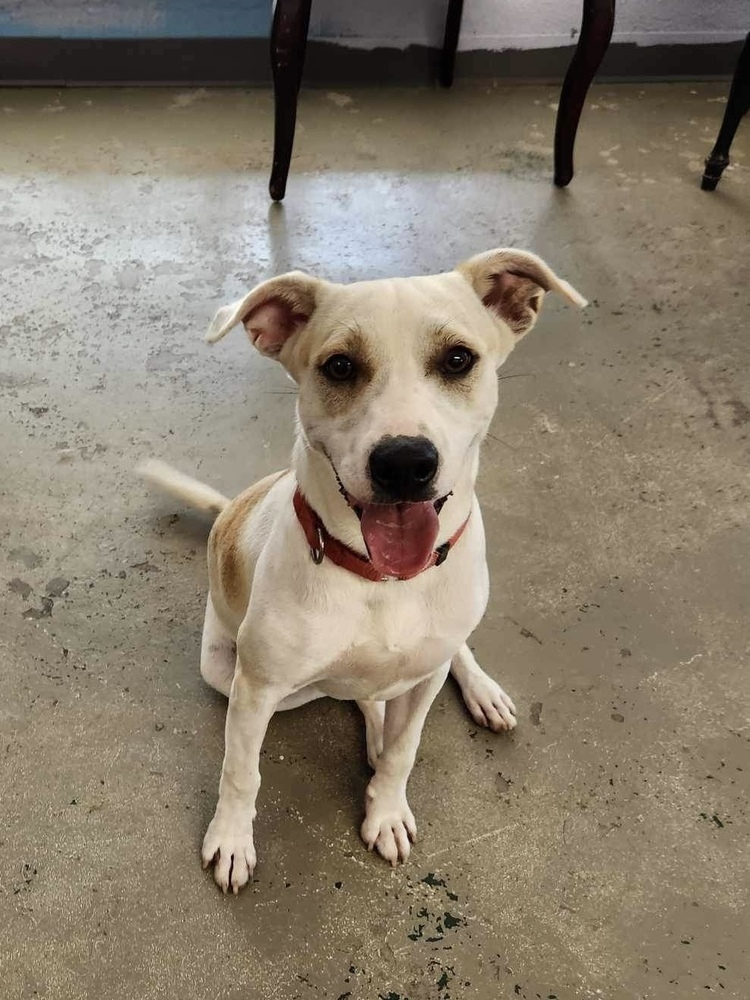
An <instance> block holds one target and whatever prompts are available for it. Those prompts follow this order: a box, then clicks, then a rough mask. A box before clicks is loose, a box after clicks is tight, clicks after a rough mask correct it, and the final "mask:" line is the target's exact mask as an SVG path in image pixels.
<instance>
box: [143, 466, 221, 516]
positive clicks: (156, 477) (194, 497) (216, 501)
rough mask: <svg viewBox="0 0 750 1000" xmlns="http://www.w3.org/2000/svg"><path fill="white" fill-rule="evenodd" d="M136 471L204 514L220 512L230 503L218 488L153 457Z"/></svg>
mask: <svg viewBox="0 0 750 1000" xmlns="http://www.w3.org/2000/svg"><path fill="white" fill-rule="evenodd" d="M136 472H137V473H138V475H139V476H141V477H142V478H143V479H146V480H148V482H150V483H153V484H154V486H158V487H159V488H160V489H162V490H164V491H165V492H166V493H171V495H172V496H173V497H177V498H178V499H179V500H184V501H185V502H186V503H188V504H190V506H191V507H197V508H198V510H201V511H203V512H204V513H206V514H220V513H221V512H222V511H223V510H224V508H225V507H227V506H228V505H229V503H230V500H229V497H225V496H224V495H223V494H222V493H219V491H218V490H214V489H212V488H211V487H210V486H206V484H205V483H199V482H198V480H197V479H192V478H191V477H190V476H186V475H185V474H184V473H183V472H179V471H178V470H177V469H173V468H172V466H171V465H167V463H166V462H160V461H158V459H155V458H151V459H149V460H148V461H147V462H144V463H143V464H142V465H139V466H138V468H137V469H136Z"/></svg>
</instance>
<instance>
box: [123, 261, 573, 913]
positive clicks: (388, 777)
mask: <svg viewBox="0 0 750 1000" xmlns="http://www.w3.org/2000/svg"><path fill="white" fill-rule="evenodd" d="M550 291H554V292H557V293H559V294H560V295H562V296H563V297H564V298H565V299H567V300H568V302H570V303H572V304H574V305H576V306H579V307H583V306H585V305H586V301H585V299H584V298H583V297H582V296H581V295H580V294H579V293H578V292H577V291H575V289H574V288H572V287H571V286H570V285H569V284H568V283H567V282H566V281H564V280H562V279H561V278H559V277H558V276H557V275H556V274H555V273H554V272H553V271H552V270H551V268H550V267H549V266H548V265H547V264H545V263H544V262H543V261H542V260H541V259H540V258H539V257H537V256H535V255H534V254H531V253H527V252H524V251H520V250H514V249H496V250H490V251H488V252H487V253H483V254H479V255H478V256H475V257H472V258H471V259H469V260H467V261H465V262H464V263H462V264H460V265H459V266H458V267H457V268H456V269H455V270H454V271H452V272H449V273H444V274H438V275H431V276H427V277H413V278H395V279H382V280H375V281H362V282H356V283H353V284H349V285H340V284H334V283H331V282H328V281H324V280H321V279H318V278H315V277H312V276H310V275H308V274H305V273H303V272H300V271H294V272H291V273H289V274H284V275H281V276H280V277H276V278H271V279H270V280H268V281H264V282H263V283H262V284H260V285H258V286H257V287H256V288H254V289H253V290H252V291H251V292H249V293H248V294H247V295H245V297H244V298H242V299H241V300H239V301H238V302H235V303H233V304H232V305H229V306H225V307H223V308H221V309H219V311H218V312H217V314H216V316H215V317H214V319H213V321H212V323H211V325H210V327H209V330H208V333H207V335H206V339H207V340H208V341H209V342H210V343H215V342H216V341H218V340H221V338H222V337H224V336H225V334H227V333H228V332H229V331H230V330H231V329H233V328H234V327H235V326H238V325H239V324H242V325H243V326H244V328H245V330H246V332H247V335H248V337H249V339H250V341H251V343H252V344H253V345H254V346H255V348H256V349H257V350H258V351H260V353H261V354H264V355H266V356H267V357H270V358H275V359H276V360H278V361H279V362H280V363H281V364H282V365H283V366H284V368H285V369H286V371H287V373H288V374H289V375H290V376H291V378H292V379H293V380H294V381H295V382H296V383H297V386H298V390H299V392H298V401H297V429H296V440H295V444H294V449H293V453H292V460H291V467H290V469H288V470H286V471H283V472H278V473H275V474H274V475H271V476H267V477H266V478H265V479H262V480H261V481H260V482H257V483H256V484H255V485H253V486H251V487H250V488H249V489H247V490H245V491H244V492H243V493H241V494H240V495H239V496H237V497H235V498H234V499H233V500H229V499H227V498H226V497H225V496H223V495H222V494H220V493H218V492H217V491H215V490H213V489H211V488H210V487H208V486H204V485H203V484H201V483H198V482H197V481H195V480H193V479H190V478H189V477H187V476H184V475H182V474H181V473H179V472H177V471H176V470H173V469H171V468H170V467H169V466H166V465H164V464H162V463H160V462H155V461H152V462H150V463H147V465H146V466H145V467H142V469H141V472H142V474H143V475H144V476H145V477H146V478H148V479H150V480H151V481H152V482H154V483H156V484H157V485H159V486H160V487H162V488H164V489H166V490H167V491H169V492H171V493H172V494H174V495H176V496H177V497H179V498H181V499H182V500H184V501H187V502H189V503H191V504H193V505H195V506H197V507H198V508H200V509H202V510H204V511H208V512H210V513H213V514H215V515H217V517H216V520H215V523H214V525H213V528H212V531H211V534H210V538H209V543H208V570H209V580H210V589H209V596H208V601H207V605H206V617H205V623H204V627H203V639H202V645H201V662H200V669H201V674H202V675H203V677H204V679H205V680H206V681H207V683H208V684H210V685H211V686H212V687H213V688H215V689H216V690H217V691H220V692H221V693H222V694H224V695H226V696H228V698H229V705H228V709H227V719H226V744H225V755H224V763H223V768H222V773H221V780H220V784H219V798H218V804H217V806H216V811H215V814H214V816H213V819H212V820H211V823H210V825H209V827H208V830H207V832H206V835H205V838H204V841H203V847H202V852H201V854H202V860H203V866H204V868H208V867H210V866H213V875H214V879H215V881H216V883H217V884H218V885H219V886H220V887H221V889H222V890H223V891H224V892H225V893H226V892H228V891H230V890H231V891H232V892H234V893H235V894H236V893H237V892H239V890H240V889H241V888H242V887H243V886H244V885H245V884H246V883H247V882H248V880H249V879H250V876H251V875H252V873H253V870H254V868H255V864H256V852H255V847H254V843H253V820H254V818H255V815H256V808H255V804H256V798H257V795H258V789H259V787H260V772H259V766H258V765H259V756H260V751H261V745H262V743H263V739H264V736H265V732H266V729H267V726H268V723H269V721H270V719H271V716H272V715H273V714H274V713H275V712H278V711H283V710H285V709H291V708H295V707H297V706H299V705H302V704H305V703H306V702H309V701H311V700H313V699H315V698H319V697H322V696H326V695H327V696H330V697H333V698H339V699H345V700H353V701H356V702H357V704H358V705H359V707H360V709H361V710H362V714H363V715H364V719H365V727H366V742H367V753H368V760H369V764H370V766H371V767H372V769H373V772H374V773H373V775H372V777H371V780H370V782H369V784H368V786H367V791H366V801H365V818H364V821H363V823H362V827H361V836H362V839H363V840H364V842H365V844H366V845H367V847H368V848H369V849H370V850H373V849H374V850H376V851H377V852H378V853H379V854H380V855H381V856H382V857H383V858H384V859H385V860H386V861H388V862H390V863H391V864H392V865H395V864H397V863H398V862H403V861H405V860H406V859H407V858H408V857H409V852H410V845H411V843H412V842H413V841H414V839H415V836H416V824H415V820H414V816H413V814H412V811H411V809H410V808H409V804H408V802H407V797H406V786H407V781H408V779H409V775H410V772H411V770H412V767H413V765H414V761H415V757H416V753H417V748H418V745H419V740H420V737H421V733H422V728H423V726H424V722H425V719H426V717H427V713H428V711H429V708H430V705H431V704H432V702H433V700H434V698H435V696H436V695H437V693H438V692H439V691H440V689H441V687H442V686H443V682H444V681H445V679H446V677H447V675H448V673H449V671H450V672H451V673H452V674H453V676H454V678H455V679H456V681H457V682H458V684H459V686H460V688H461V692H462V694H463V698H464V701H465V702H466V705H467V707H468V710H469V712H470V713H471V715H472V717H473V719H474V720H475V722H477V723H478V724H480V725H482V726H487V727H489V728H490V729H492V730H494V731H497V732H499V731H502V730H509V729H512V728H513V727H514V726H515V725H516V717H515V711H516V710H515V706H514V704H513V702H512V700H511V699H510V698H509V696H508V695H507V694H506V693H505V691H503V689H502V688H501V687H500V686H499V685H498V684H497V683H496V682H495V681H494V680H493V679H492V678H491V677H489V676H488V675H487V674H486V673H485V672H484V670H482V668H481V667H480V666H479V664H478V663H477V661H476V660H475V659H474V656H473V655H472V653H471V651H470V649H469V647H468V645H467V639H468V637H469V636H470V634H471V633H472V632H473V630H474V629H475V628H476V626H477V625H478V624H479V622H480V620H481V618H482V616H483V614H484V611H485V609H486V606H487V601H488V595H489V575H488V569H487V563H486V558H485V536H484V528H483V525H482V516H481V513H480V509H479V504H478V502H477V498H476V495H475V492H474V485H475V481H476V477H477V471H478V464H479V450H480V445H481V443H482V439H483V438H484V437H485V435H486V433H487V431H488V428H489V426H490V421H491V420H492V417H493V414H494V412H495V408H496V405H497V396H498V392H497V376H496V372H497V369H498V368H499V367H500V366H501V365H502V364H503V362H504V361H505V360H506V358H507V357H508V355H509V354H510V352H511V351H512V350H513V348H514V346H515V345H516V343H517V342H518V340H519V339H520V338H521V337H523V336H525V335H526V334H527V333H528V332H529V330H531V328H532V327H533V326H534V324H535V322H536V320H537V317H538V315H539V311H540V308H541V305H542V300H543V298H544V295H545V293H546V292H550Z"/></svg>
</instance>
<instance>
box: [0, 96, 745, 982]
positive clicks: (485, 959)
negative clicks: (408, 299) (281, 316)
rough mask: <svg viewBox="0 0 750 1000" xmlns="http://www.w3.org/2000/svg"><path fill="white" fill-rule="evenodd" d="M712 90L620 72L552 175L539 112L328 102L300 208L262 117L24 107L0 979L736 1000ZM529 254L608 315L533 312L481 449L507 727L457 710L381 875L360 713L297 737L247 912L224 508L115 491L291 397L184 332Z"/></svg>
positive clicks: (219, 109) (11, 267)
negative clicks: (222, 883) (278, 167)
mask: <svg viewBox="0 0 750 1000" xmlns="http://www.w3.org/2000/svg"><path fill="white" fill-rule="evenodd" d="M726 89H727V88H726V86H725V85H720V84H716V85H690V84H675V85H670V86H647V87H638V86H618V87H599V88H595V89H594V90H592V92H591V95H590V100H589V105H588V108H587V110H586V113H585V118H584V122H583V127H582V130H581V134H580V142H579V147H578V150H577V156H576V162H577V167H578V171H579V172H578V175H577V177H576V178H575V180H574V182H573V184H572V185H571V187H570V189H569V190H567V191H563V192H559V191H555V190H554V189H553V187H552V186H551V184H550V172H551V146H552V135H553V127H554V102H555V99H556V91H555V90H554V89H553V88H546V87H524V88H497V89H495V88H492V87H484V86H480V87H476V88H461V87H459V88H456V89H455V90H454V91H452V92H451V93H439V92H429V91H421V92H420V91H415V92H403V91H401V92H374V91H371V92H357V93H351V94H349V93H346V94H326V93H324V92H320V93H305V94H304V95H303V100H302V104H301V110H300V128H299V135H298V150H297V157H296V160H295V164H294V170H293V174H292V178H291V183H290V187H289V194H288V200H287V203H286V205H285V206H284V208H278V207H276V208H274V207H272V206H270V205H269V203H268V201H267V197H266V180H267V168H268V163H269V158H270V151H271V145H270V136H271V124H272V104H271V99H270V95H269V94H268V93H265V92H250V93H246V92H239V91H212V92H205V91H197V92H184V91H179V92H178V91H169V90H159V91H149V90H129V91H74V92H61V93H57V92H52V91H34V92H31V91H5V92H3V93H2V94H1V95H0V120H1V122H2V146H1V147H0V167H1V168H2V176H0V190H1V191H2V202H1V203H0V220H1V224H2V229H3V233H2V241H1V243H0V262H1V265H2V274H3V282H2V295H1V296H0V350H1V354H0V358H1V363H0V393H1V394H2V401H3V406H2V412H1V415H0V420H1V423H0V447H1V449H2V466H3V476H2V481H1V482H0V497H1V502H2V518H1V519H0V578H1V579H2V614H1V615H0V649H1V650H2V662H1V663H0V682H1V683H2V716H1V717H2V737H3V738H2V747H1V753H2V763H3V767H2V786H1V795H2V806H1V815H2V825H1V827H0V845H1V846H2V850H0V925H1V926H2V928H3V931H2V943H1V944H0V979H1V980H2V982H3V983H4V987H3V989H4V994H3V995H4V996H5V997H8V998H9V1000H10V998H13V1000H15V998H22V997H23V998H31V997H41V998H49V1000H52V998H62V1000H67V998H75V1000H78V998H92V1000H94V998H96V1000H99V998H102V997H106V998H108V1000H119V998H138V1000H150V998H157V997H184V998H188V1000H191V998H195V1000H203V998H216V997H221V998H227V1000H240V998H242V1000H250V998H251V1000H255V998H259V1000H261V998H263V1000H272V998H274V1000H290V998H301V1000H307V998H314V997H330V998H334V1000H335V998H339V1000H342V998H352V1000H359V998H362V1000H371V998H372V1000H375V998H377V997H384V998H389V1000H405V998H409V1000H446V998H452V1000H457V998H483V1000H484V998H487V1000H489V998H495V997H515V996H519V997H522V998H529V1000H531V998H538V997H541V998H552V997H556V998H558V1000H579V998H602V1000H626V998H627V1000H630V998H673V997H674V998H692V997H696V998H697V997H705V995H706V992H707V991H709V992H715V993H718V994H720V995H721V996H723V997H726V998H730V997H732V998H743V1000H744V998H746V997H747V996H748V993H749V992H750V987H749V986H748V981H749V980H750V971H749V961H748V954H747V948H746V945H747V940H748V924H747V919H746V916H744V915H743V913H744V911H743V907H744V905H745V903H746V900H747V888H748V854H747V844H748V840H747V837H748V816H747V789H748V769H749V765H750V760H749V754H748V737H749V735H750V729H749V728H748V688H747V680H746V678H747V668H746V656H747V651H748V649H747V647H748V626H747V618H746V615H747V604H748V594H749V593H750V543H749V542H748V533H747V524H748V509H749V508H748V478H747V471H748V433H749V432H750V378H749V376H748V363H747V329H748V318H749V314H750V310H749V308H748V307H749V305H750V303H749V296H750V292H749V289H750V281H749V280H748V278H749V274H748V260H749V255H748V249H749V247H748V224H749V222H750V156H749V155H748V154H749V153H750V123H745V126H744V128H743V130H742V131H741V132H740V135H739V136H738V139H737V142H736V144H735V149H734V151H733V156H734V161H735V166H734V167H733V169H731V170H730V171H728V172H727V174H726V175H725V178H724V180H723V181H722V183H721V186H720V188H719V190H718V191H717V192H716V193H715V194H713V195H709V194H705V193H703V192H701V191H700V190H699V187H698V180H699V175H700V171H701V164H702V160H703V157H704V156H705V155H706V153H707V151H708V150H709V148H710V145H711V142H712V140H713V138H714V136H715V134H716V131H717V128H718V125H719V121H720V117H721V114H722V112H723V103H722V95H723V94H725V93H726ZM503 244H517V245H520V246H524V247H529V248H531V249H534V250H536V251H537V252H539V253H541V254H542V255H544V256H546V257H547V258H548V259H549V260H550V262H551V263H552V264H553V265H554V266H555V267H556V268H558V269H559V271H560V272H561V273H562V274H564V275H565V276H566V277H567V278H569V279H570V280H571V281H572V282H573V283H574V284H575V285H576V286H577V287H578V288H579V289H580V290H581V291H582V292H584V293H585V294H587V295H588V296H589V297H590V298H591V300H592V302H591V306H590V308H589V309H588V310H587V311H586V312H584V313H582V314H578V313H576V312H575V311H574V310H570V309H567V308H565V307H564V306H563V305H561V304H559V303H556V302H550V303H549V308H548V310H547V313H546V315H545V317H544V319H543V321H542V322H541V323H540V324H539V327H538V328H537V331H535V332H534V334H533V335H532V336H531V337H530V338H529V339H528V340H527V341H525V342H524V343H523V345H522V346H521V347H519V349H518V351H517V353H516V354H515V356H514V357H513V358H512V359H511V361H510V362H509V364H508V366H507V373H508V374H512V375H516V376H523V377H517V378H512V379H508V380H506V381H503V382H502V383H501V389H502V391H501V402H500V407H499V410H498V413H497V418H496V420H495V423H494V427H493V436H492V437H491V439H490V440H489V441H488V442H487V446H486V449H485V453H484V465H483V469H482V474H481V498H482V501H483V505H484V511H485V516H486V521H487V525H488V534H489V543H490V551H489V558H490V564H491V572H492V580H493V592H492V599H491V605H490V609H489V612H488V614H487V617H486V620H485V622H484V624H483V625H482V626H481V628H480V629H479V630H478V632H477V634H476V636H475V645H476V649H477V652H478V656H479V658H480V660H481V661H482V662H483V663H484V665H485V666H486V667H487V668H488V669H489V670H490V672H491V673H493V674H494V675H495V676H497V677H498V678H499V679H501V681H502V683H503V684H504V686H505V687H506V688H507V690H508V691H509V692H511V693H512V695H513V696H514V697H515V699H516V701H517V703H518V705H519V707H520V713H521V724H520V726H519V728H518V730H517V731H516V733H515V734H514V735H513V737H511V738H507V737H497V736H494V735H492V734H488V733H485V732H483V731H478V730H477V728H476V727H475V726H474V725H473V724H472V722H471V720H470V719H469V718H468V717H467V715H466V714H465V713H464V710H463V708H462V706H461V704H460V703H459V699H458V697H457V695H456V692H455V691H454V690H453V689H452V688H449V689H446V690H445V691H444V692H443V694H442V695H441V697H440V698H439V700H438V702H437V704H436V706H435V708H434V709H433V711H432V714H431V716H430V718H429V720H428V724H427V727H426V731H425V735H424V739H423V743H422V747H421V752H420V757H419V761H418V765H417V768H416V771H415V774H414V777H413V780H412V784H411V801H412V805H413V807H414V810H415V812H416V815H417V819H418V822H419V824H420V830H421V838H420V842H419V844H418V846H417V848H416V849H415V851H414V853H413V856H412V860H411V861H410V863H409V864H408V865H407V866H406V867H404V868H402V869H400V870H396V871H391V870H390V869H388V868H387V867H386V866H385V865H384V864H382V863H381V862H379V861H378V860H377V859H375V858H374V857H372V856H370V855H368V854H367V853H366V852H365V850H364V849H363V847H362V845H361V843H360V842H359V839H358V836H357V826H358V823H359V820H360V811H361V804H362V797H363V791H364V786H365V783H366V780H367V769H366V763H365V757H364V749H363V738H362V735H363V734H362V726H361V723H360V719H359V717H358V715H357V712H356V711H355V710H354V709H353V708H352V707H351V706H348V705H345V704H341V703H336V702H320V703H315V704H312V705H309V706H307V707H306V708H304V709H301V710H299V711H297V712H294V713H289V714H287V715H284V716H280V717H278V718H277V719H276V720H274V722H273V724H272V727H271V730H270V734H269V737H268V740H267V742H266V747H265V751H264V755H263V761H262V770H263V775H264V785H263V789H262V792H261V801H260V813H259V820H258V824H257V841H258V847H259V853H260V864H259V867H258V869H257V874H256V877H255V879H254V881H253V883H252V886H251V888H250V889H249V890H248V891H246V892H245V893H244V894H243V895H242V896H241V897H240V898H238V899H225V898H223V897H222V896H221V895H220V893H219V892H218V891H217V890H216V888H215V886H214V884H213V882H212V881H211V878H210V876H208V875H206V874H204V873H203V872H202V871H201V869H200V865H199V863H198V848H199V844H200V841H201V838H202V835H203V832H204V828H205V826H206V824H207V822H208V819H209V818H210V815H211V812H212V809H213V805H214V801H215V796H216V788H217V781H218V775H219V768H220V764H221V756H222V742H223V716H224V704H223V703H222V700H221V699H220V698H219V697H218V696H214V694H213V693H212V692H211V691H210V690H208V689H206V687H205V686H204V685H203V683H202V681H201V679H200V677H199V674H198V647H199V639H200V628H201V618H202V605H203V601H204V597H205V589H206V580H205V570H204V555H203V553H204V543H205V538H206V534H207V530H208V524H207V523H206V522H203V521H201V520H200V519H196V518H195V517H193V516H191V515H190V514H188V513H187V512H185V511H183V510H180V509H178V508H176V507H175V506H174V505H173V504H171V503H170V502H168V501H163V500H161V499H159V498H158V497H154V496H153V495H149V494H148V493H147V492H146V490H145V489H144V488H143V486H142V485H141V484H140V483H139V482H137V481H135V480H134V478H133V476H132V474H131V469H132V468H133V466H134V464H135V463H136V462H137V461H138V460H139V459H141V458H143V457H144V456H148V455H152V454H155V455H159V456H162V457H165V458H168V459H169V460H171V461H173V462H174V463H175V464H177V465H179V466H181V467H182V468H184V469H185V470H187V471H194V472H197V473H198V474H199V475H200V476H201V477H203V478H204V479H206V480H207V481H209V482H211V483H213V484H215V485H217V486H218V487H220V488H222V489H224V490H225V491H233V490H239V489H240V488H241V487H242V486H244V485H246V484H247V483H248V482H250V481H251V480H254V479H256V478H257V477H259V476H261V475H262V474H265V473H267V472H269V471H271V470H273V469H275V468H278V467H280V466H282V465H283V464H284V463H285V462H286V458H287V452H288V450H289V446H290V442H291V434H292V415H293V405H294V399H293V395H291V394H290V392H289V388H290V383H289V382H288V381H287V380H286V379H285V378H284V377H283V375H282V374H281V372H280V371H279V370H278V369H276V368H275V367H274V366H273V365H272V364H271V363H270V362H266V361H264V360H262V359H260V358H258V357H256V356H253V355H252V354H251V352H250V351H249V350H248V349H247V347H246V345H245V343H244V338H243V337H241V336H239V335H238V336H236V337H233V338H229V339H228V340H226V341H224V342H222V343H221V345H219V346H217V347H215V348H213V349H209V348H208V347H207V346H206V345H204V343H203V342H202V340H201V336H202V333H203V331H204V329H205V327H206V325H207V323H208V320H209V318H210V316H211V315H212V313H213V311H214V309H215V308H216V307H217V306H218V305H220V304H223V303H224V302H226V301H228V300H231V299H232V298H234V297H236V296H237V295H238V294H239V293H240V292H242V291H244V290H245V289H246V288H247V287H248V286H249V285H251V284H252V283H254V282H255V281H257V280H258V279H260V278H263V277H266V276H268V275H270V274H272V273H275V272H279V271H283V270H286V269H289V268H291V267H302V268H306V269H309V270H312V271H314V272H317V273H320V274H321V275H324V276H326V277H329V278H332V279H338V280H349V279H355V278H360V277H377V276H384V275H392V274H412V273H424V272H429V271H431V270H437V269H444V268H448V267H451V266H452V265H453V264H454V263H456V262H457V261H458V260H460V259H461V258H463V257H465V256H468V255H469V254H471V253H474V252H477V251H480V250H484V249H486V248H490V247H492V246H496V245H503Z"/></svg>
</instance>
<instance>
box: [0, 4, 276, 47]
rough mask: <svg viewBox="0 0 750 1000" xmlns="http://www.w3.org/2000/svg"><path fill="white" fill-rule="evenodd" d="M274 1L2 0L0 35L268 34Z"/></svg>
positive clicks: (185, 35)
mask: <svg viewBox="0 0 750 1000" xmlns="http://www.w3.org/2000/svg"><path fill="white" fill-rule="evenodd" d="M270 23H271V0H0V35H3V36H5V37H8V36H15V37H26V38H29V37H36V38H49V37H56V38H59V37H62V38H233V37H240V38H255V37H263V36H267V35H268V32H269V27H270Z"/></svg>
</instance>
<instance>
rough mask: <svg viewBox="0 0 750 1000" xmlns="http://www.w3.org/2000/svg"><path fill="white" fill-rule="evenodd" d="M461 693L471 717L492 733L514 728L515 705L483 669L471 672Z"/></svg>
mask: <svg viewBox="0 0 750 1000" xmlns="http://www.w3.org/2000/svg"><path fill="white" fill-rule="evenodd" d="M462 693H463V696H464V701H465V702H466V707H467V708H468V710H469V712H470V714H471V717H472V719H473V720H474V721H475V722H476V723H477V724H478V725H480V726H487V727H488V728H489V729H491V730H492V731H493V732H494V733H500V732H502V731H503V730H504V729H515V728H516V706H515V705H514V704H513V702H512V701H511V699H510V698H509V697H508V695H507V694H506V693H505V691H503V689H502V688H501V687H500V685H499V684H498V683H497V681H493V679H492V678H491V677H488V676H487V674H485V673H484V671H481V672H478V673H476V674H472V675H471V677H470V678H469V679H468V681H467V682H466V684H465V685H462Z"/></svg>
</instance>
